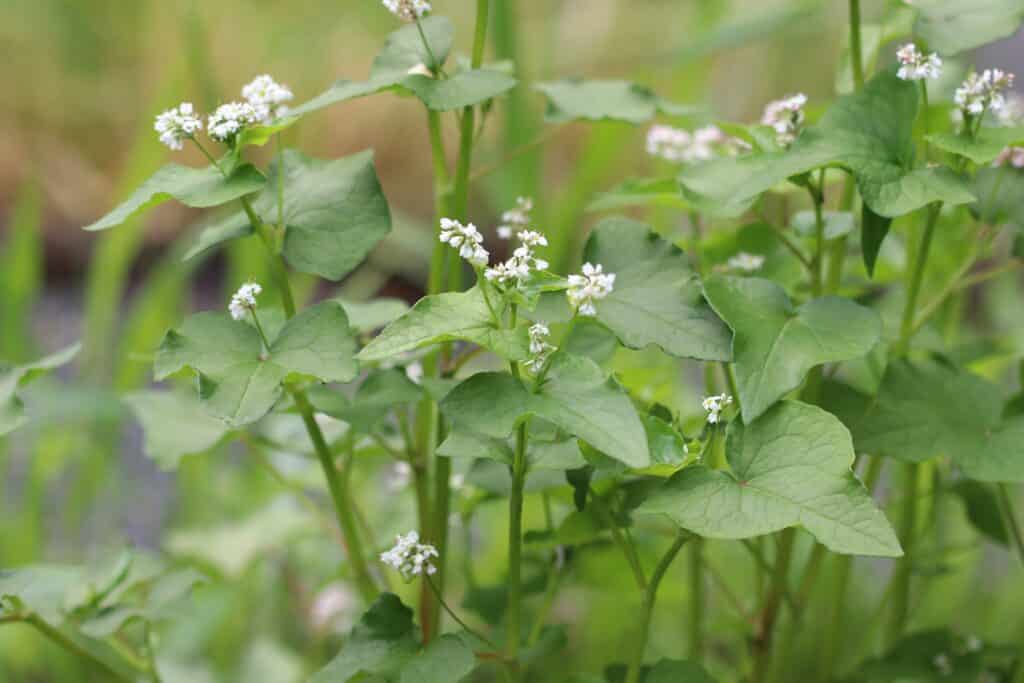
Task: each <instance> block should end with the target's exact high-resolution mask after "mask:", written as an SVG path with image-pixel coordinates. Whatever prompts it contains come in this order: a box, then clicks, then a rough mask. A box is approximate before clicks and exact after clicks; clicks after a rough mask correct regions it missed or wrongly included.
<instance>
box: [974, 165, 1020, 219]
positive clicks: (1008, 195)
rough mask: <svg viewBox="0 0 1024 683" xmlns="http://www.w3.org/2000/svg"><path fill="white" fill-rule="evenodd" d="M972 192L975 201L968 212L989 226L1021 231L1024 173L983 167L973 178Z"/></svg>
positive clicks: (1007, 168)
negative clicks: (1002, 226)
mask: <svg viewBox="0 0 1024 683" xmlns="http://www.w3.org/2000/svg"><path fill="white" fill-rule="evenodd" d="M974 192H975V194H977V195H978V202H977V203H976V204H974V205H972V206H971V211H972V213H974V214H975V215H976V216H977V217H978V219H979V220H981V221H982V222H984V223H988V224H990V225H1009V226H1012V227H1013V228H1014V229H1015V230H1017V231H1018V233H1019V232H1021V231H1024V202H1021V201H1020V197H1021V196H1022V193H1024V172H1021V171H1020V169H1016V168H1010V167H1006V166H1004V167H1001V168H982V169H978V173H977V175H975V177H974Z"/></svg>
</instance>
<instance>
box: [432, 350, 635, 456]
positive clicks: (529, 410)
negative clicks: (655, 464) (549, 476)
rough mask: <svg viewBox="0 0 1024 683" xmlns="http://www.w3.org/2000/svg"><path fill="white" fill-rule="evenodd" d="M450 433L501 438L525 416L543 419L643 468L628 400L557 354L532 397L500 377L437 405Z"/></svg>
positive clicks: (583, 362) (586, 363) (582, 362)
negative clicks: (449, 423)
mask: <svg viewBox="0 0 1024 683" xmlns="http://www.w3.org/2000/svg"><path fill="white" fill-rule="evenodd" d="M441 410H442V412H443V413H444V414H445V416H446V417H447V418H448V419H449V420H451V422H452V424H453V426H454V429H456V430H459V431H468V432H471V433H476V434H481V435H485V436H489V437H492V438H496V439H501V438H505V437H507V436H508V435H509V434H511V433H512V430H513V429H514V428H515V427H516V425H518V424H519V423H520V422H522V421H523V420H525V419H526V418H527V417H529V416H530V415H536V416H539V417H542V418H544V419H545V420H547V421H548V422H551V423H552V424H554V425H556V426H558V427H559V428H561V429H563V430H564V431H566V432H567V433H569V434H572V435H573V436H576V437H578V438H580V439H582V440H583V441H586V442H587V443H589V444H590V445H591V446H593V447H594V448H596V449H598V450H600V451H602V452H603V453H605V454H606V455H608V456H609V457H611V458H614V459H615V460H618V461H620V462H623V463H625V464H626V465H628V466H630V467H646V466H647V465H649V464H650V453H649V451H648V447H647V438H646V434H645V432H644V426H643V423H642V422H641V421H640V418H639V416H638V415H637V413H636V409H635V408H634V407H633V404H632V402H631V401H630V400H629V397H628V396H627V395H626V394H625V392H623V391H622V389H621V387H619V386H618V385H617V384H616V383H615V382H614V381H613V380H611V379H608V377H607V376H606V375H605V374H604V372H603V371H602V370H601V368H600V367H598V366H597V365H596V364H595V363H594V362H593V361H592V360H590V359H587V358H580V357H576V356H570V355H569V354H566V353H558V354H555V356H553V357H552V359H551V364H550V367H549V369H548V373H547V377H546V378H545V380H544V382H543V383H542V384H541V385H540V387H538V388H537V389H536V390H535V391H529V390H527V389H526V388H525V387H524V386H523V385H522V383H520V382H519V381H518V380H516V379H515V378H513V377H512V376H511V375H508V374H506V373H495V372H485V373H480V374H477V375H473V376H472V377H470V378H469V379H467V380H466V381H464V382H462V383H461V384H460V385H459V386H457V387H456V388H455V389H453V390H452V392H451V393H450V394H448V396H447V397H446V398H445V399H444V401H442V402H441Z"/></svg>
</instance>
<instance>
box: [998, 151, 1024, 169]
mask: <svg viewBox="0 0 1024 683" xmlns="http://www.w3.org/2000/svg"><path fill="white" fill-rule="evenodd" d="M992 165H993V166H1013V167H1014V168H1024V147H1006V148H1004V149H1003V151H1002V152H1000V153H999V156H997V157H996V159H995V161H993V162H992Z"/></svg>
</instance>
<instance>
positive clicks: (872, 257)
mask: <svg viewBox="0 0 1024 683" xmlns="http://www.w3.org/2000/svg"><path fill="white" fill-rule="evenodd" d="M891 226H892V219H891V218H888V217H886V216H879V215H878V214H877V213H875V212H874V211H872V210H871V207H869V206H868V205H867V204H864V205H862V206H861V212H860V249H861V253H862V255H863V257H864V268H865V269H867V271H868V275H872V276H873V275H874V274H875V263H876V262H877V261H878V252H880V251H881V250H882V242H884V241H885V236H886V235H888V234H889V228H890V227H891Z"/></svg>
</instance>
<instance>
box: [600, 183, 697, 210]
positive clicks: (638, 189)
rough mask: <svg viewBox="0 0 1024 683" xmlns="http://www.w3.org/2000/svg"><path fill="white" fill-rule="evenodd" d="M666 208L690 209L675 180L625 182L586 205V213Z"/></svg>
mask: <svg viewBox="0 0 1024 683" xmlns="http://www.w3.org/2000/svg"><path fill="white" fill-rule="evenodd" d="M638 206H642V207H667V208H671V209H681V210H684V211H688V210H689V209H691V208H692V207H691V206H690V204H689V203H688V202H687V201H686V200H684V199H683V197H682V196H681V195H680V194H679V180H677V179H676V178H674V177H673V178H639V179H633V180H626V181H624V182H623V183H622V184H620V185H617V186H615V187H613V188H612V189H610V190H608V191H607V192H603V193H602V194H600V195H598V196H597V199H595V200H593V201H592V202H590V204H588V205H587V211H608V210H618V209H625V208H630V207H638Z"/></svg>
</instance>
